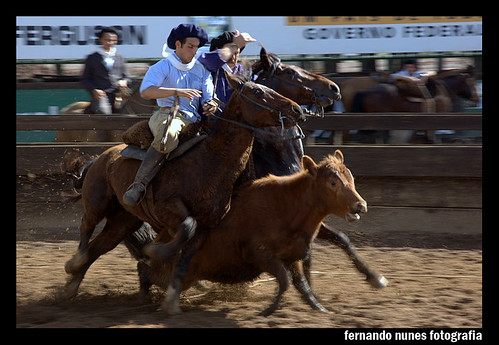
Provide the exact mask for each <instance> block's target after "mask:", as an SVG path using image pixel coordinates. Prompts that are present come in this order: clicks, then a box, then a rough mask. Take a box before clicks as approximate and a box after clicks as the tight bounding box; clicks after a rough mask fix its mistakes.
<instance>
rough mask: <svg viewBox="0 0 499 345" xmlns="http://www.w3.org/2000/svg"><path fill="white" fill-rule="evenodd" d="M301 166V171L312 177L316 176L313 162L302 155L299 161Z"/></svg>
mask: <svg viewBox="0 0 499 345" xmlns="http://www.w3.org/2000/svg"><path fill="white" fill-rule="evenodd" d="M301 165H302V166H303V170H308V173H309V174H310V175H312V176H313V177H315V176H317V164H315V162H314V160H313V159H312V158H311V157H309V156H307V155H303V157H302V159H301Z"/></svg>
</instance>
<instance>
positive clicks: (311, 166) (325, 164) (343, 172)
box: [302, 150, 367, 222]
mask: <svg viewBox="0 0 499 345" xmlns="http://www.w3.org/2000/svg"><path fill="white" fill-rule="evenodd" d="M302 165H303V169H304V170H307V171H308V173H309V174H311V175H312V177H313V178H315V180H316V181H315V183H316V185H315V186H316V189H315V190H316V193H320V194H321V195H320V196H318V197H319V198H320V199H321V200H322V203H323V205H324V206H325V207H326V208H327V211H328V214H331V213H332V214H334V215H336V216H338V217H340V218H344V219H345V220H346V221H347V222H353V221H356V220H359V219H360V213H366V212H367V203H366V201H365V200H364V199H362V197H361V196H360V195H359V193H357V191H356V190H355V183H354V180H353V176H352V173H351V172H350V170H349V169H348V168H347V167H346V166H345V165H344V164H343V154H342V153H341V151H340V150H336V151H335V152H334V155H328V156H327V157H325V158H324V159H323V160H322V161H321V162H320V163H319V164H315V162H314V161H313V159H312V158H310V157H308V156H303V158H302Z"/></svg>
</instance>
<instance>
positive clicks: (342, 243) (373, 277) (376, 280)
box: [317, 223, 388, 289]
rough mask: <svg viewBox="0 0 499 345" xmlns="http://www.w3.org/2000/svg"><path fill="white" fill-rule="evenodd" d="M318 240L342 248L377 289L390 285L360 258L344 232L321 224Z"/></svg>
mask: <svg viewBox="0 0 499 345" xmlns="http://www.w3.org/2000/svg"><path fill="white" fill-rule="evenodd" d="M317 238H320V239H322V240H326V241H328V242H330V243H333V244H335V245H337V246H339V247H341V248H342V249H343V250H344V251H345V253H347V255H348V256H349V257H350V259H351V260H352V262H353V263H354V265H355V267H356V268H357V270H359V272H360V273H363V274H365V275H366V280H367V281H368V282H369V284H371V286H373V287H374V288H376V289H382V288H384V287H386V286H387V285H388V280H387V279H386V278H385V277H384V276H383V275H382V274H380V273H378V272H376V271H375V270H373V269H371V268H370V267H369V265H368V264H367V263H366V262H365V261H364V260H363V259H362V258H361V257H360V256H359V254H358V253H357V251H356V250H355V248H354V247H353V246H352V245H351V243H350V239H349V238H348V236H347V235H345V234H344V233H343V232H341V231H338V230H336V229H334V228H331V227H329V226H327V225H326V224H324V223H321V226H320V229H319V233H318V234H317Z"/></svg>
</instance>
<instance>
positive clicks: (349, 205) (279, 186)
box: [141, 150, 367, 315]
mask: <svg viewBox="0 0 499 345" xmlns="http://www.w3.org/2000/svg"><path fill="white" fill-rule="evenodd" d="M364 212H367V203H366V202H365V201H364V199H362V197H361V196H360V195H359V194H358V193H357V191H356V190H355V183H354V180H353V176H352V174H351V172H350V170H349V169H348V168H347V167H346V166H345V165H344V163H343V154H342V153H341V151H339V150H336V152H335V153H334V155H329V156H328V157H326V158H325V159H324V160H323V161H321V162H320V163H319V164H318V165H316V164H315V162H314V161H313V160H312V159H311V158H310V157H308V156H304V157H303V170H302V171H300V172H297V173H295V174H293V175H291V176H282V177H277V176H274V175H269V176H268V177H264V178H261V179H258V180H255V181H252V182H250V183H247V184H245V185H243V186H241V187H239V188H238V189H235V190H234V195H233V200H232V202H231V209H230V211H229V213H228V214H227V216H226V217H225V218H224V219H223V220H222V222H221V223H219V224H218V225H217V226H215V227H214V228H211V229H209V231H204V232H203V234H204V239H203V245H202V246H201V247H200V249H199V250H198V251H197V252H196V254H195V255H194V257H193V258H192V261H191V264H190V266H189V268H188V269H187V274H186V276H185V280H184V283H183V285H182V289H188V288H189V287H190V286H191V285H192V284H194V283H195V282H197V281H199V280H210V281H213V282H221V283H230V284H233V283H240V282H247V281H251V280H253V279H255V278H257V277H258V276H259V275H260V274H261V273H263V272H267V273H270V274H271V275H273V276H274V277H276V278H277V282H278V285H279V292H278V295H277V297H276V298H275V300H274V302H273V303H272V305H271V306H270V307H269V308H267V309H266V310H265V311H264V312H263V314H264V315H269V314H270V313H272V312H273V311H275V310H276V308H277V307H278V305H279V302H280V300H281V297H282V295H283V293H284V292H285V291H286V290H287V288H288V272H290V273H291V276H292V280H293V284H294V286H295V287H296V288H297V290H298V291H299V292H300V293H301V294H302V295H303V297H304V298H305V300H306V301H307V302H308V303H309V305H310V306H312V307H313V308H314V309H317V310H320V311H327V310H326V309H325V308H324V307H323V306H322V305H321V304H320V303H319V302H318V301H317V299H316V297H315V296H314V294H313V293H312V290H311V288H310V285H309V284H308V281H307V279H306V278H305V275H304V270H303V266H302V261H303V260H304V259H305V258H306V257H307V256H308V254H309V251H310V246H311V243H312V241H313V239H314V238H315V236H316V234H317V231H318V228H319V226H320V224H321V222H322V220H323V219H324V218H325V217H326V216H327V215H329V214H335V215H336V216H338V217H340V218H343V219H345V220H346V221H348V222H352V221H356V220H358V219H359V218H360V214H361V213H364ZM150 265H151V266H148V267H150V268H149V269H148V270H147V271H146V270H142V272H141V278H142V279H141V282H142V284H143V285H142V287H143V288H148V286H147V285H148V284H149V285H150V284H152V283H154V284H157V285H160V286H163V287H165V288H166V287H167V286H170V284H171V282H170V280H171V279H172V276H173V274H172V267H173V265H174V262H173V260H170V261H166V262H165V261H163V260H155V259H152V260H151V261H150ZM170 298H171V297H170V296H167V299H166V300H165V302H164V308H170V307H171V303H172V300H171V299H170ZM175 302H178V300H177V299H175ZM177 308H178V306H177Z"/></svg>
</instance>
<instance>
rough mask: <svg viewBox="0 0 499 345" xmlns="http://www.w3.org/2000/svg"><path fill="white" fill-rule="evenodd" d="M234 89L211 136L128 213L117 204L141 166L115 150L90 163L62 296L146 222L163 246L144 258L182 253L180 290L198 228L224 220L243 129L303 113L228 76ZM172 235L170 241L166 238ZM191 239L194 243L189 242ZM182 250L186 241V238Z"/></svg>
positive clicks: (246, 139) (289, 120) (247, 142)
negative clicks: (96, 230) (75, 248)
mask: <svg viewBox="0 0 499 345" xmlns="http://www.w3.org/2000/svg"><path fill="white" fill-rule="evenodd" d="M227 78H228V80H229V82H230V83H231V86H232V87H233V88H234V89H235V92H234V95H233V97H232V98H231V100H230V101H229V103H228V104H227V107H226V109H225V111H224V113H223V115H222V117H223V119H225V120H228V121H230V122H227V121H222V120H219V121H218V123H217V126H216V127H215V129H214V130H213V132H212V133H211V134H210V135H209V136H208V137H207V138H206V139H205V140H204V141H202V142H201V143H200V144H198V145H197V146H195V147H193V148H192V149H191V150H190V151H188V152H187V153H186V154H184V156H182V157H181V158H176V159H174V160H171V161H169V162H168V163H166V164H164V165H163V166H162V168H161V170H160V171H159V172H158V174H157V176H156V178H155V179H154V180H153V181H152V183H151V185H150V188H149V190H148V192H147V195H146V198H145V199H144V201H143V202H142V203H140V204H139V205H137V206H135V207H129V206H126V205H124V204H122V202H121V200H122V196H123V194H124V193H125V191H126V188H127V186H128V185H129V184H130V183H131V182H132V181H133V178H134V176H135V173H136V170H137V169H138V167H139V165H140V162H139V161H137V160H133V159H125V158H124V157H122V156H121V155H120V151H121V150H122V149H123V148H124V147H125V145H118V146H114V147H112V148H110V149H108V150H106V151H105V152H104V153H102V154H101V155H100V156H99V158H98V159H96V160H95V161H94V163H93V164H92V165H91V167H90V168H89V169H88V172H87V173H86V176H85V180H84V182H83V187H82V191H81V196H82V200H83V204H84V207H85V211H84V215H83V218H82V223H81V225H80V244H79V247H78V251H77V252H76V254H75V255H74V256H73V258H72V259H71V260H69V261H68V262H67V263H66V267H65V269H66V272H67V273H69V274H70V275H71V276H70V279H69V281H68V283H67V284H66V288H65V295H66V296H67V297H72V296H74V295H76V293H77V291H78V287H79V285H80V283H81V281H82V279H83V277H84V274H85V272H86V271H87V269H88V268H89V267H90V265H91V264H92V263H93V262H94V261H95V260H96V259H97V258H98V257H99V256H100V255H102V254H104V253H106V252H108V251H109V250H111V249H113V248H114V247H115V246H116V245H117V244H118V243H120V242H121V241H122V240H123V239H124V238H126V237H127V236H128V235H130V234H131V233H133V232H134V231H136V230H137V229H138V228H139V227H140V226H141V225H142V222H144V221H146V222H148V223H149V224H151V226H152V227H153V228H154V230H155V231H156V232H158V233H159V238H161V236H162V234H163V236H164V237H167V238H171V236H173V240H172V241H171V242H170V243H168V244H158V245H151V246H150V247H149V251H148V253H149V255H150V256H153V257H161V258H163V259H164V258H170V257H172V256H174V255H176V254H177V252H178V251H179V250H180V249H181V248H182V249H183V250H182V251H181V255H180V259H179V262H180V263H182V262H186V264H184V265H181V264H179V270H178V271H177V272H176V276H175V278H176V279H173V280H172V284H173V285H172V287H171V288H172V289H173V290H175V291H178V293H180V286H181V283H182V280H183V275H184V274H185V269H186V268H187V265H188V262H189V261H190V257H192V255H193V253H194V252H195V251H196V249H197V247H196V246H197V244H199V241H198V240H197V239H196V238H197V237H196V236H195V233H196V231H195V230H196V227H197V224H199V225H201V226H203V227H205V228H208V227H210V226H213V225H215V224H216V223H218V222H219V221H220V220H221V219H222V217H223V216H224V215H225V214H226V212H227V211H228V209H229V205H230V198H231V194H232V189H233V185H234V182H235V180H236V179H237V177H238V176H239V174H240V173H241V171H242V170H243V169H244V167H245V166H246V163H247V161H248V158H249V154H250V152H251V148H252V144H253V137H254V134H253V131H252V130H251V129H250V128H248V127H265V126H276V125H278V124H280V123H283V125H284V126H285V127H286V128H289V127H291V126H292V125H294V124H295V123H296V121H297V120H300V119H303V113H302V111H301V109H300V107H299V106H298V104H296V103H295V102H293V101H291V100H289V99H288V98H285V97H283V96H281V95H280V94H278V93H276V92H275V91H273V90H271V89H269V88H267V87H265V86H262V85H257V84H255V83H252V82H243V81H242V80H241V79H239V78H237V77H232V76H228V77H227ZM103 218H106V219H107V220H106V224H105V226H104V229H103V230H102V232H101V233H99V235H97V236H96V238H95V239H93V240H92V241H91V242H90V243H89V240H90V237H91V235H92V233H93V231H94V228H95V226H96V225H97V224H98V223H99V222H100V221H101V220H102V219H103ZM170 233H171V235H170ZM193 237H194V238H193ZM191 238H192V240H191V241H189V243H188V244H187V246H185V244H186V242H187V241H188V240H189V239H191Z"/></svg>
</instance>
